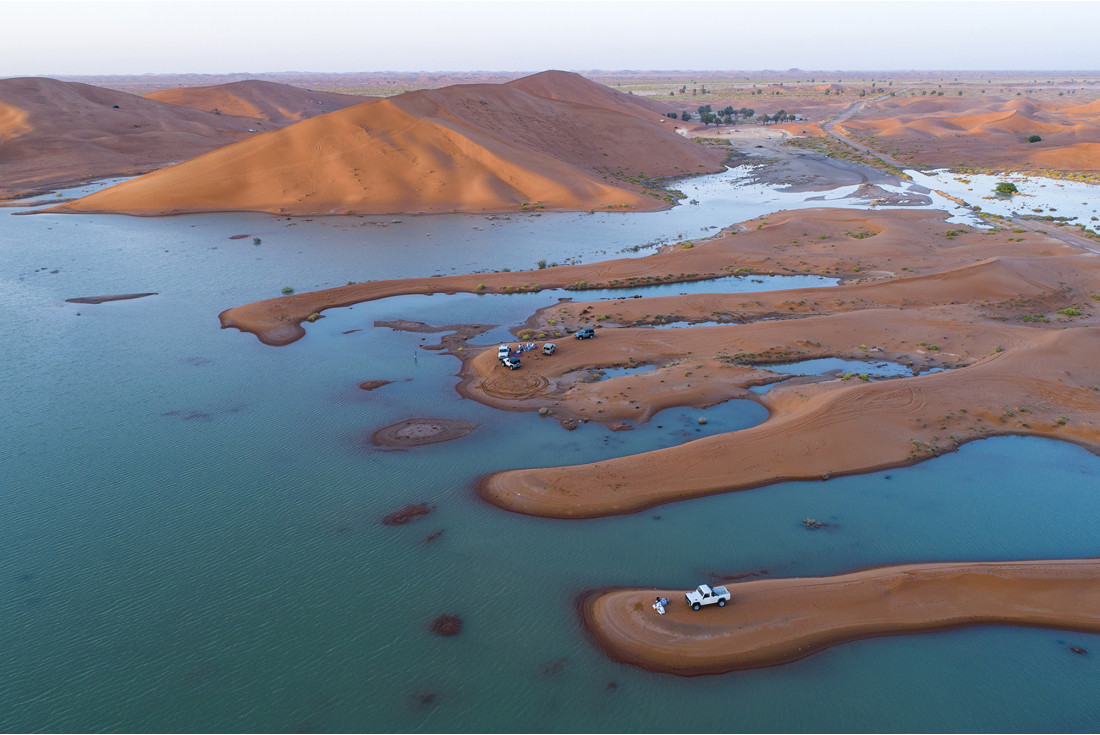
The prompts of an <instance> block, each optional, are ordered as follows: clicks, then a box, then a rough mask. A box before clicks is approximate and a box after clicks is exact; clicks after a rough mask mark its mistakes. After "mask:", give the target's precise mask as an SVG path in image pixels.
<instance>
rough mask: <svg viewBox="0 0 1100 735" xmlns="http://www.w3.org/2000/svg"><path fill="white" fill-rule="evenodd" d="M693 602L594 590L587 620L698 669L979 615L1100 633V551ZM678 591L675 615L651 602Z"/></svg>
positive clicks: (801, 581) (651, 661)
mask: <svg viewBox="0 0 1100 735" xmlns="http://www.w3.org/2000/svg"><path fill="white" fill-rule="evenodd" d="M728 588H729V590H730V592H731V593H732V595H733V596H732V599H731V601H730V603H729V604H727V605H726V606H725V607H723V608H719V607H717V606H708V607H704V608H702V609H701V610H698V611H695V610H692V609H691V608H690V607H689V606H688V604H687V602H686V601H685V600H684V592H685V590H673V589H655V588H629V589H615V590H609V591H608V590H603V591H594V592H590V593H587V594H586V595H584V596H583V599H582V611H583V617H584V621H585V624H586V625H587V626H588V628H589V630H590V631H591V633H592V635H593V636H594V637H595V639H596V641H597V642H598V643H599V645H600V646H601V647H602V648H603V650H604V651H605V652H606V653H607V655H608V656H610V657H611V658H613V659H615V660H616V661H621V662H624V663H630V664H634V665H636V666H640V667H643V668H646V669H649V670H651V671H659V672H665V673H672V674H679V675H681V676H694V675H699V674H718V673H724V672H728V671H734V670H737V669H751V668H759V667H764V666H775V665H778V664H784V663H789V662H791V661H795V660H797V659H800V658H803V657H805V656H809V655H811V654H813V653H817V652H818V651H821V650H823V649H825V648H828V647H830V646H834V645H837V644H840V643H845V642H848V641H854V640H859V639H862V638H871V637H875V636H888V635H900V634H907V633H925V632H930V631H937V630H947V629H951V628H961V627H967V626H975V625H1023V626H1033V627H1043V628H1058V629H1064V630H1074V631H1082V632H1089V633H1097V632H1100V559H1067V560H1050V561H1004V562H974V563H964V562H942V563H929V564H905V565H895V566H887V567H879V568H874V569H864V570H860V571H856V572H852V573H849V574H841V575H837V576H831V577H795V578H788V579H755V580H751V581H746V582H740V583H737V584H732V585H729V586H728ZM657 596H663V597H667V598H669V600H671V603H670V604H669V605H668V606H667V614H665V615H658V614H657V613H656V611H655V610H653V608H652V603H653V600H654V597H657Z"/></svg>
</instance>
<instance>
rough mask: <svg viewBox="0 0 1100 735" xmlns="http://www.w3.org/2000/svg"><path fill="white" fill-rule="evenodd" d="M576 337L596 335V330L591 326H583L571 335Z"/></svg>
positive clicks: (584, 337) (588, 337)
mask: <svg viewBox="0 0 1100 735" xmlns="http://www.w3.org/2000/svg"><path fill="white" fill-rule="evenodd" d="M573 336H574V337H576V338H577V339H592V338H593V337H595V336H596V330H595V329H593V328H592V327H585V328H584V329H582V330H581V331H579V332H577V333H576V334H574V335H573Z"/></svg>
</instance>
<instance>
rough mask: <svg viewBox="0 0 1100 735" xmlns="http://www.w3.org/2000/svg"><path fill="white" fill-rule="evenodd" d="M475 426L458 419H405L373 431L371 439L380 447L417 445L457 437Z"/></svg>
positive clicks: (462, 435) (445, 440)
mask: <svg viewBox="0 0 1100 735" xmlns="http://www.w3.org/2000/svg"><path fill="white" fill-rule="evenodd" d="M476 428H477V424H471V423H469V422H466V421H459V420H458V419H405V420H404V421H399V422H397V423H396V424H390V425H389V426H386V427H383V428H381V429H379V430H378V431H376V432H374V434H372V435H371V441H372V442H374V443H375V444H377V445H378V446H382V447H419V446H421V445H423V444H437V443H439V442H447V441H451V440H452V439H459V438H461V437H464V436H466V435H467V434H469V433H470V432H471V431H473V430H474V429H476Z"/></svg>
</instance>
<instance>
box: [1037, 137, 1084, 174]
mask: <svg viewBox="0 0 1100 735" xmlns="http://www.w3.org/2000/svg"><path fill="white" fill-rule="evenodd" d="M1028 160H1029V161H1032V162H1034V163H1035V165H1037V166H1040V167H1042V168H1050V169H1056V170H1059V171H1072V170H1075V169H1080V170H1087V171H1100V143H1078V144H1077V145H1070V146H1066V147H1064V148H1057V149H1054V150H1050V151H1037V152H1035V153H1032V154H1031V155H1030V156H1029V157H1028Z"/></svg>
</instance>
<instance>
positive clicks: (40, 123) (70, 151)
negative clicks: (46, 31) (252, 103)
mask: <svg viewBox="0 0 1100 735" xmlns="http://www.w3.org/2000/svg"><path fill="white" fill-rule="evenodd" d="M262 122H263V121H257V120H255V119H252V118H241V117H236V116H233V115H214V114H212V113H210V112H205V111H199V110H190V109H187V108H183V107H177V106H175V105H167V104H164V103H162V102H157V101H156V100H151V99H144V98H142V97H137V96H135V95H131V94H126V93H124V92H116V91H114V90H110V89H103V88H100V87H93V86H91V85H87V84H81V83H77V82H59V81H57V80H54V79H44V78H36V77H29V78H13V79H0V146H2V148H0V197H4V198H6V197H15V196H22V195H26V194H29V193H32V192H35V191H42V190H45V189H47V188H49V187H55V186H59V185H62V184H70V183H77V182H81V181H87V180H91V179H99V178H106V177H110V176H126V175H134V174H137V173H144V172H146V171H149V170H151V169H154V168H157V167H159V166H163V165H164V164H166V163H171V162H174V161H181V160H184V159H187V158H191V157H193V156H196V155H199V154H200V153H205V152H207V151H210V150H213V149H215V148H219V147H221V146H223V145H226V144H227V143H231V142H233V141H237V140H241V139H243V138H245V137H247V136H248V135H249V133H248V130H249V128H256V127H257V126H259V125H260V124H261V123H262ZM268 127H270V126H268Z"/></svg>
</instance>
